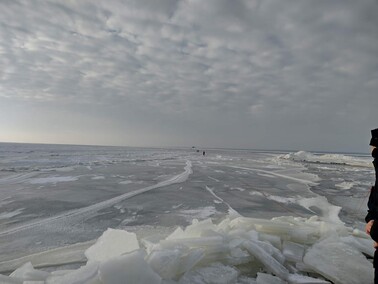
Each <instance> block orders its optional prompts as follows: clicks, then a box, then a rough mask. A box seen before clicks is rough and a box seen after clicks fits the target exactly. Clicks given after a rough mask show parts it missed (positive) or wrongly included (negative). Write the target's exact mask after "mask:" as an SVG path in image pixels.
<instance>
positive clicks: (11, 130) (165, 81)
mask: <svg viewBox="0 0 378 284" xmlns="http://www.w3.org/2000/svg"><path fill="white" fill-rule="evenodd" d="M0 11H1V16H0V141H2V142H27V143H59V144H90V145H121V146H156V147H172V146H184V147H185V146H188V147H190V146H197V147H204V148H205V147H208V148H210V147H211V148H213V147H225V148H243V149H281V150H285V149H289V150H306V151H328V152H334V151H337V152H362V153H364V152H368V151H369V145H368V143H369V141H370V130H371V129H373V128H378V94H377V93H378V1H377V0H358V1H356V0H332V1H330V0H316V1H303V0H263V1H258V0H248V1H247V0H133V1H131V0H122V1H120V0H107V1H93V0H80V1H73V0H64V1H63V0H61V1H53V0H49V1H48V0H44V1H42V0H25V1H20V0H1V1H0Z"/></svg>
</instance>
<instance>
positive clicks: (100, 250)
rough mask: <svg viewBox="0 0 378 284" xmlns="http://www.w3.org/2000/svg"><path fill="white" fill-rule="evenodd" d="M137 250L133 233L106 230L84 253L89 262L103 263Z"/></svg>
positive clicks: (137, 245) (136, 241) (137, 244)
mask: <svg viewBox="0 0 378 284" xmlns="http://www.w3.org/2000/svg"><path fill="white" fill-rule="evenodd" d="M137 249H139V243H138V239H137V237H136V235H135V233H129V232H127V231H124V230H114V229H110V228H109V229H107V230H106V231H105V232H104V233H103V234H102V236H101V237H100V238H99V239H98V240H97V242H96V243H95V244H94V245H93V246H91V247H90V248H88V249H87V250H86V251H85V256H86V257H87V258H88V260H89V261H104V260H108V259H110V258H112V257H115V256H120V255H122V254H124V253H127V252H131V251H134V250H137Z"/></svg>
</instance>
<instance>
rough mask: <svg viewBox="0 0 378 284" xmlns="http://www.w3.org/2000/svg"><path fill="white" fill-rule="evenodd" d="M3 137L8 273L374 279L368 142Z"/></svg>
mask: <svg viewBox="0 0 378 284" xmlns="http://www.w3.org/2000/svg"><path fill="white" fill-rule="evenodd" d="M199 150H200V151H199V152H197V151H196V149H144V148H125V147H94V146H93V147H92V146H63V145H31V144H6V143H0V283H6V284H7V283H24V284H25V283H28V284H31V283H34V284H42V283H46V284H47V283H64V284H71V283H72V284H73V283H75V284H78V283H92V284H100V283H106V284H108V283H109V284H113V283H114V284H115V283H149V284H151V283H268V284H270V283H331V281H332V283H356V284H357V283H373V267H372V264H371V259H369V256H370V257H371V256H372V254H373V253H374V249H373V244H372V241H371V240H370V239H369V237H368V236H367V235H366V234H365V233H364V231H363V230H364V217H365V214H366V210H367V208H366V203H367V198H368V194H369V189H370V186H371V185H372V182H373V180H374V170H373V167H372V163H371V158H370V157H369V155H368V153H367V155H351V154H324V153H323V154H322V153H307V152H303V151H298V152H295V153H288V152H275V151H271V152H267V151H247V150H245V151H241V150H220V149H213V150H211V149H205V150H206V156H202V150H203V149H199Z"/></svg>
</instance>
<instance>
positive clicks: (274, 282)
mask: <svg viewBox="0 0 378 284" xmlns="http://www.w3.org/2000/svg"><path fill="white" fill-rule="evenodd" d="M256 282H257V284H287V282H286V281H284V280H282V279H280V278H278V277H276V276H273V275H270V274H266V273H257V278H256Z"/></svg>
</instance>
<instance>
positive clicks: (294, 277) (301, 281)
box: [287, 274, 330, 284]
mask: <svg viewBox="0 0 378 284" xmlns="http://www.w3.org/2000/svg"><path fill="white" fill-rule="evenodd" d="M287 281H288V283H289V284H330V282H329V281H326V280H322V279H318V278H313V277H309V276H305V275H300V274H290V275H289V277H288V279H287Z"/></svg>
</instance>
